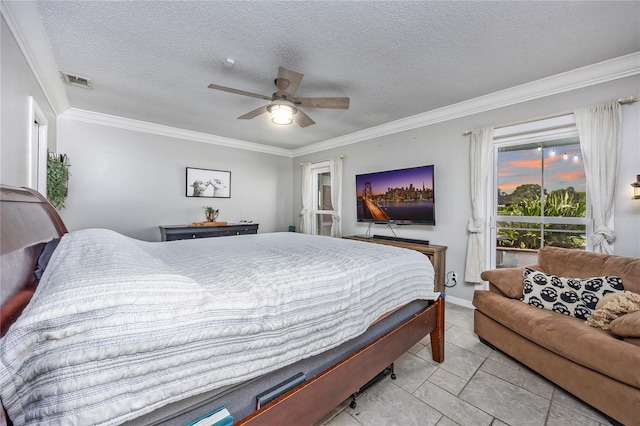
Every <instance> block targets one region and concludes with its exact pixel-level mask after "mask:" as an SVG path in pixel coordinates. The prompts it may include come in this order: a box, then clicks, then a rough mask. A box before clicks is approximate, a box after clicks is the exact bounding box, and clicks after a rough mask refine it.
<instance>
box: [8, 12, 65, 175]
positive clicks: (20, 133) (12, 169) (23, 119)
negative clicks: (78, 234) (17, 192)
mask: <svg viewBox="0 0 640 426" xmlns="http://www.w3.org/2000/svg"><path fill="white" fill-rule="evenodd" d="M0 31H1V34H2V35H1V44H0V49H1V50H0V52H2V60H1V61H0V76H2V77H1V79H0V91H1V92H2V104H1V106H0V120H1V121H0V153H1V154H2V155H0V182H2V183H3V184H4V185H12V186H27V185H28V183H29V168H28V167H29V166H28V165H29V128H30V127H31V123H30V122H29V117H30V108H29V96H33V98H34V99H35V101H36V102H37V103H38V106H39V107H40V108H41V109H42V112H44V114H45V116H46V117H47V120H48V145H49V148H50V149H51V150H52V151H55V146H56V145H55V141H56V116H55V114H54V112H53V109H52V108H51V106H50V104H49V102H48V100H47V98H46V97H45V95H44V92H43V91H42V89H41V88H40V85H39V84H38V81H37V80H36V78H35V76H34V74H33V72H32V71H31V68H29V65H28V64H27V61H26V59H25V58H24V55H23V54H22V52H21V51H20V48H19V47H18V44H17V43H16V40H15V38H14V37H13V34H12V33H11V31H10V30H9V27H8V25H7V23H6V21H5V19H4V17H1V18H0Z"/></svg>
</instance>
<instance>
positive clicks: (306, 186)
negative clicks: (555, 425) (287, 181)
mask: <svg viewBox="0 0 640 426" xmlns="http://www.w3.org/2000/svg"><path fill="white" fill-rule="evenodd" d="M301 168H302V184H301V185H302V210H300V232H302V233H303V234H311V231H312V230H311V205H312V204H311V203H312V201H311V198H312V197H311V191H312V188H311V163H302V165H301Z"/></svg>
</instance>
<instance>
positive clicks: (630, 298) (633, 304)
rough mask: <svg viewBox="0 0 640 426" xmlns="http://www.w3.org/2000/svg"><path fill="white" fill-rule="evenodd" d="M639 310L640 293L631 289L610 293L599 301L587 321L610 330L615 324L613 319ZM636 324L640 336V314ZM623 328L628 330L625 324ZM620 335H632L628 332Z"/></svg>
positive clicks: (591, 324) (592, 325)
mask: <svg viewBox="0 0 640 426" xmlns="http://www.w3.org/2000/svg"><path fill="white" fill-rule="evenodd" d="M637 311H640V294H638V293H632V292H630V291H625V292H624V293H616V294H609V295H607V296H605V297H604V298H603V299H602V300H600V302H598V305H597V306H596V310H595V311H593V313H592V314H591V316H590V317H589V318H588V319H587V321H586V322H585V323H586V324H587V325H590V326H591V327H595V328H601V329H603V330H610V329H611V326H612V325H613V322H612V321H614V320H616V319H617V318H621V317H623V316H627V314H630V313H632V312H637ZM636 326H637V328H638V330H637V335H638V336H640V316H639V317H638V322H637V325H636ZM622 328H623V329H625V330H626V326H624V325H623V327H622ZM612 331H613V330H612ZM616 334H617V333H616ZM619 336H621V337H628V336H630V335H629V334H628V333H627V334H619ZM634 337H635V336H634Z"/></svg>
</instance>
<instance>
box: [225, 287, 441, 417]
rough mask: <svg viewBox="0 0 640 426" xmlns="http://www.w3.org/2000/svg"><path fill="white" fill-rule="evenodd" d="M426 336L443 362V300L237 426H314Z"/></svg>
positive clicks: (436, 359)
mask: <svg viewBox="0 0 640 426" xmlns="http://www.w3.org/2000/svg"><path fill="white" fill-rule="evenodd" d="M427 334H430V335H431V350H432V357H433V360H434V361H436V362H443V361H444V298H443V297H439V298H438V300H436V301H435V303H433V304H431V305H429V306H428V307H427V308H425V309H424V310H423V311H421V312H419V313H418V314H416V315H415V316H414V317H413V318H411V319H410V320H408V321H406V322H405V323H403V324H400V325H399V326H397V327H396V328H394V329H393V330H391V331H389V332H388V333H386V334H384V335H383V336H381V337H380V338H378V339H377V340H375V341H373V342H371V343H370V344H368V345H367V346H365V347H364V348H362V349H361V350H359V351H358V352H356V353H354V354H353V355H351V356H349V357H347V358H345V359H344V360H342V361H340V362H339V363H337V364H336V365H334V366H332V367H330V368H328V369H327V370H325V371H323V372H322V373H320V374H318V375H317V376H315V377H313V378H312V379H310V380H308V381H306V382H304V383H303V384H301V385H300V386H298V387H296V388H295V389H292V390H291V391H289V392H288V393H286V394H284V395H282V396H281V397H279V398H278V399H276V400H275V401H274V402H272V403H271V404H269V405H267V406H266V407H264V408H262V409H260V410H258V411H256V412H255V413H253V414H251V415H250V416H247V417H246V418H244V419H242V420H240V421H239V422H238V423H237V424H238V425H245V426H256V425H274V424H295V425H313V424H315V423H316V422H318V421H319V420H321V419H322V418H323V417H324V416H325V415H326V414H327V413H328V412H330V411H331V410H333V409H334V408H335V407H337V406H338V405H340V403H341V402H342V401H344V400H346V399H347V398H349V396H351V395H352V394H353V393H354V392H356V391H357V390H358V389H359V388H360V387H361V386H362V385H364V384H365V383H367V382H368V381H369V380H370V379H371V378H372V377H374V376H375V375H376V374H378V373H379V372H380V371H382V370H383V369H385V368H386V367H387V366H389V365H390V364H391V363H392V362H393V361H394V360H396V359H397V358H398V357H399V356H401V355H402V354H404V353H405V352H406V351H408V350H409V349H410V348H411V347H412V346H413V345H415V344H416V343H417V342H419V341H420V340H421V339H422V338H423V337H425V336H426V335H427Z"/></svg>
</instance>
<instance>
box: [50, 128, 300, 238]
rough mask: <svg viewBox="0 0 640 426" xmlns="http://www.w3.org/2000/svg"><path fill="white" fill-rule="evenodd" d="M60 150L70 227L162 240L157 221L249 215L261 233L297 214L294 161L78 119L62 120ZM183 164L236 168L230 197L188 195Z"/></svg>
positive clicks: (281, 228)
mask: <svg viewBox="0 0 640 426" xmlns="http://www.w3.org/2000/svg"><path fill="white" fill-rule="evenodd" d="M58 146H59V152H61V153H65V154H67V155H68V156H69V159H70V162H71V168H70V172H71V179H70V181H69V195H68V198H67V201H66V208H65V209H64V210H62V211H61V216H62V218H63V220H64V221H65V223H66V224H67V227H68V228H69V230H76V229H83V228H92V227H100V228H109V229H113V230H116V231H118V232H120V233H123V234H125V235H129V236H131V237H134V238H139V239H143V240H148V241H159V240H160V231H159V228H158V226H159V225H180V224H189V223H192V222H201V221H204V220H205V215H204V211H203V209H202V207H203V206H205V205H212V206H213V207H215V208H218V209H220V216H219V217H218V220H219V221H228V222H234V221H239V220H252V221H254V222H256V223H259V224H260V228H259V232H275V231H286V230H287V229H288V226H289V225H290V224H291V220H292V204H291V193H292V179H293V178H292V171H291V170H292V159H291V158H288V157H282V156H277V155H271V154H263V153H257V152H252V151H246V150H240V149H234V148H227V147H222V146H217V145H211V144H206V143H201V142H193V141H188V140H183V139H176V138H171V137H166V136H158V135H153V134H148V133H142V132H137V131H133V130H126V129H121V128H116V127H111V126H106V125H100V124H93V123H86V122H82V121H76V120H73V119H67V118H62V117H61V118H59V119H58ZM186 167H197V168H203V169H215V170H227V171H230V172H231V198H194V197H186V195H185V189H186Z"/></svg>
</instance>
